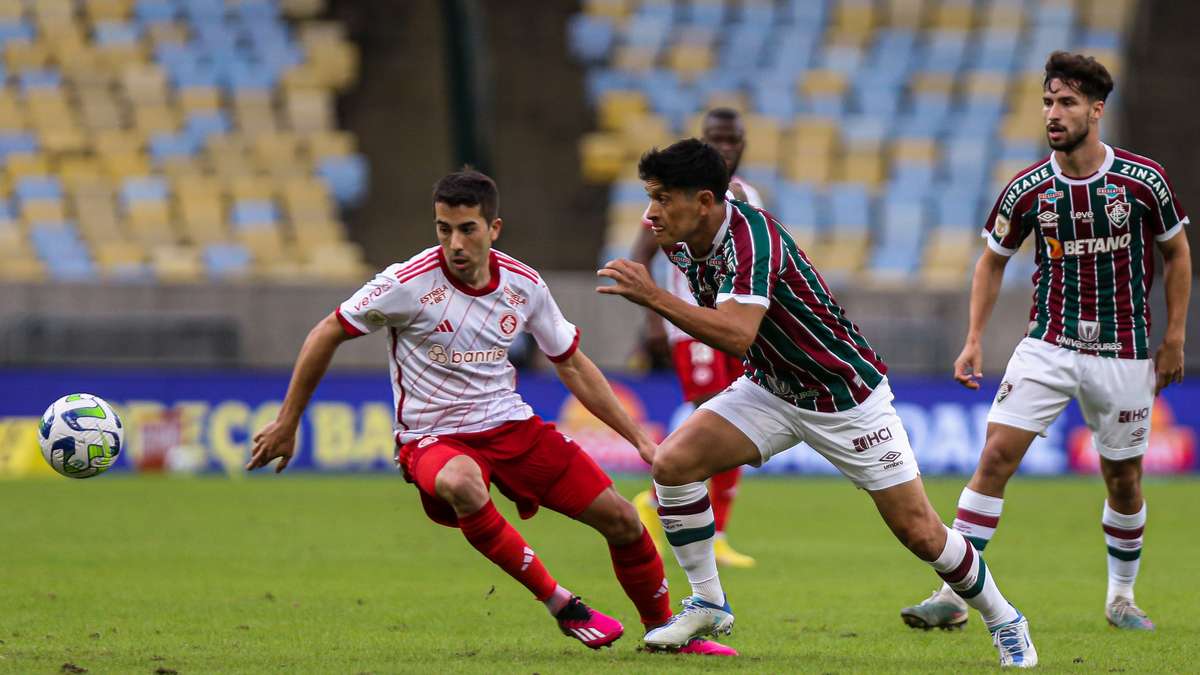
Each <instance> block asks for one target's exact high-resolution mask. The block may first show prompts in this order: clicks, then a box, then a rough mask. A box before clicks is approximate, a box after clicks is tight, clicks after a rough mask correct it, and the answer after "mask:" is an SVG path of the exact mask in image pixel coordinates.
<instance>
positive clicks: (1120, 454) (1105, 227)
mask: <svg viewBox="0 0 1200 675" xmlns="http://www.w3.org/2000/svg"><path fill="white" fill-rule="evenodd" d="M1043 86H1044V94H1043V100H1042V103H1043V113H1044V115H1045V120H1046V134H1047V140H1048V141H1049V144H1050V148H1051V149H1052V150H1053V152H1051V153H1050V154H1049V155H1048V156H1047V157H1046V158H1045V159H1043V160H1041V161H1040V162H1038V163H1036V164H1034V165H1032V166H1030V167H1028V168H1027V169H1025V170H1023V171H1021V172H1020V173H1018V174H1017V175H1016V176H1015V177H1014V178H1013V179H1012V181H1011V182H1010V183H1009V184H1008V186H1007V187H1006V188H1005V189H1004V191H1003V192H1002V193H1001V194H1000V197H999V199H998V200H997V201H996V206H995V208H994V209H992V214H991V216H990V217H989V218H988V222H987V225H986V227H985V230H984V232H983V236H984V237H986V239H987V248H986V249H985V250H984V252H983V256H982V257H981V258H980V259H979V263H978V264H977V265H976V268H975V279H974V282H973V284H972V288H971V319H970V329H969V332H968V336H967V343H966V346H965V347H964V348H963V351H962V354H961V355H960V356H959V357H958V360H957V361H956V362H955V364H954V373H955V375H954V376H955V379H957V380H958V381H959V382H961V383H962V384H964V385H966V386H967V387H970V388H971V389H978V388H979V383H978V382H977V379H978V378H979V376H980V375H981V370H980V369H981V367H982V359H981V354H982V350H981V348H980V339H981V335H982V333H983V329H984V326H985V325H986V323H987V319H988V315H989V314H991V311H992V306H993V304H994V303H995V301H996V296H997V293H998V292H999V289H1000V280H1001V277H1002V276H1003V274H1004V267H1005V264H1006V263H1007V262H1008V259H1009V256H1011V255H1012V254H1013V253H1015V252H1016V250H1017V249H1018V248H1019V247H1020V246H1021V242H1022V241H1024V240H1025V239H1026V238H1027V237H1029V236H1030V235H1033V236H1034V237H1035V239H1036V243H1037V247H1036V256H1037V271H1036V272H1035V273H1034V275H1033V285H1034V293H1033V309H1032V310H1031V311H1030V314H1029V319H1030V321H1029V330H1028V333H1027V336H1026V337H1025V339H1024V340H1022V341H1021V343H1020V344H1019V345H1018V346H1017V348H1016V351H1014V352H1013V356H1012V359H1011V360H1010V361H1009V363H1008V369H1007V370H1006V371H1005V374H1004V380H1003V381H1002V382H1001V384H1000V390H999V392H998V393H997V394H996V398H995V402H994V403H993V404H992V410H991V412H990V413H989V415H988V429H987V440H986V442H985V445H984V448H983V454H982V456H981V457H980V460H979V467H978V468H977V469H976V470H975V475H974V476H973V477H972V478H971V481H970V482H969V483H968V484H967V487H966V488H965V489H964V490H963V492H962V496H961V497H960V498H959V502H958V515H957V518H956V519H955V521H954V527H955V529H957V530H959V531H960V532H962V533H964V534H966V535H967V536H968V537H970V538H971V541H972V542H973V543H974V544H975V547H976V548H978V549H979V550H981V551H982V550H983V549H984V547H985V546H986V545H987V543H988V541H989V540H990V539H991V537H992V535H993V533H994V532H995V530H996V526H997V524H998V523H999V520H1000V512H1001V509H1002V508H1003V505H1004V499H1003V497H1004V487H1005V485H1006V484H1007V482H1008V479H1009V478H1011V477H1012V475H1013V473H1014V472H1015V471H1016V470H1017V466H1018V465H1019V464H1020V462H1021V458H1022V457H1023V456H1024V455H1025V451H1026V450H1028V449H1029V445H1030V443H1032V442H1033V439H1034V438H1035V437H1036V436H1037V435H1038V434H1042V433H1044V432H1045V430H1046V428H1047V427H1049V426H1050V424H1051V423H1052V422H1054V420H1055V419H1056V418H1057V417H1058V415H1059V413H1061V412H1062V411H1063V409H1064V408H1065V407H1066V406H1067V403H1069V402H1070V400H1071V399H1076V400H1078V401H1079V406H1080V409H1081V410H1082V411H1083V415H1084V418H1085V419H1086V421H1087V424H1088V427H1089V428H1091V430H1092V438H1093V441H1094V442H1093V445H1094V446H1095V447H1096V450H1097V451H1098V452H1099V453H1100V468H1101V470H1102V472H1103V474H1104V482H1105V484H1106V486H1107V488H1108V499H1107V500H1106V501H1105V503H1104V510H1103V515H1102V517H1101V525H1102V526H1103V529H1104V534H1105V540H1106V543H1107V545H1108V596H1107V599H1106V602H1105V615H1106V616H1107V618H1108V621H1109V622H1110V623H1111V624H1113V625H1114V626H1117V627H1119V628H1128V629H1133V630H1151V629H1153V628H1154V624H1153V623H1152V622H1151V621H1150V619H1149V618H1148V617H1147V616H1146V614H1145V613H1144V612H1143V611H1142V610H1141V609H1139V608H1138V606H1137V605H1136V604H1134V601H1133V584H1134V581H1135V580H1136V578H1137V572H1138V563H1139V559H1140V556H1141V551H1142V533H1143V530H1144V528H1145V524H1146V505H1145V501H1144V500H1143V498H1142V488H1141V476H1142V455H1143V454H1144V453H1145V452H1146V448H1147V446H1148V444H1149V436H1150V411H1151V409H1152V408H1153V406H1154V397H1155V395H1156V394H1157V393H1158V391H1159V390H1161V389H1162V388H1163V387H1165V386H1167V385H1168V384H1170V383H1172V382H1176V381H1178V380H1180V379H1181V378H1182V376H1183V339H1184V326H1185V324H1186V323H1187V306H1188V294H1189V292H1190V291H1189V289H1190V286H1191V276H1192V274H1191V254H1190V252H1189V249H1188V241H1187V236H1186V235H1185V234H1184V233H1183V228H1184V225H1186V224H1187V222H1188V218H1187V216H1186V215H1185V214H1184V212H1183V207H1182V206H1181V205H1180V204H1179V200H1178V199H1176V197H1175V193H1174V191H1173V190H1172V189H1171V184H1170V182H1169V181H1168V180H1167V176H1166V174H1165V172H1164V171H1163V169H1162V167H1161V166H1159V165H1158V164H1156V163H1155V162H1153V161H1152V160H1149V159H1147V158H1145V157H1140V156H1138V155H1135V154H1133V153H1131V152H1127V151H1125V150H1121V149H1120V148H1113V147H1110V146H1108V145H1105V144H1104V143H1102V142H1101V141H1100V120H1101V118H1102V117H1103V116H1104V101H1105V99H1106V98H1107V97H1108V94H1109V92H1110V91H1112V88H1113V82H1112V78H1111V77H1110V76H1109V74H1108V71H1107V70H1105V68H1104V66H1102V65H1101V64H1099V63H1097V62H1096V61H1095V59H1092V58H1088V57H1084V56H1081V55H1077V54H1068V53H1066V52H1055V53H1053V54H1051V55H1050V59H1049V61H1047V63H1046V73H1045V78H1044V80H1043ZM1156 246H1157V248H1158V249H1159V250H1160V251H1162V254H1163V259H1164V261H1165V266H1166V274H1165V276H1166V284H1165V285H1166V294H1167V330H1166V337H1165V339H1164V341H1163V344H1162V345H1161V346H1160V347H1159V348H1158V350H1157V351H1155V352H1154V359H1153V360H1151V358H1150V357H1151V346H1150V302H1149V295H1150V285H1151V282H1152V281H1153V279H1154V249H1155V247H1156ZM901 616H902V617H903V618H904V621H905V622H906V623H908V624H909V625H910V626H914V627H918V628H931V627H934V626H939V627H946V626H950V625H961V624H963V623H965V622H966V606H965V605H963V604H962V603H961V602H960V601H959V599H958V598H957V596H956V595H955V594H953V593H951V592H949V591H948V590H947V589H945V588H943V589H941V590H939V591H935V592H934V594H933V595H932V596H930V598H929V599H928V600H926V601H924V602H922V603H920V604H917V605H914V606H912V607H906V608H904V609H903V610H901Z"/></svg>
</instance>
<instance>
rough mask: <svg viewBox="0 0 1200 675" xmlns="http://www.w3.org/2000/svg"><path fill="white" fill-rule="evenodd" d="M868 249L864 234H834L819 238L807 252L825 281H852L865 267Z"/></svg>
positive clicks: (867, 239) (866, 238)
mask: <svg viewBox="0 0 1200 675" xmlns="http://www.w3.org/2000/svg"><path fill="white" fill-rule="evenodd" d="M868 247H869V238H868V236H867V235H866V234H859V233H855V234H839V233H836V232H835V233H834V234H832V235H829V236H826V237H819V238H818V239H817V240H816V241H815V242H813V244H812V247H811V248H810V249H808V251H807V252H808V254H809V257H810V258H811V259H812V260H813V262H814V263H815V264H816V265H818V266H819V267H820V269H821V273H822V275H823V276H825V278H826V279H837V278H839V277H840V278H843V279H852V278H855V276H856V275H857V274H858V273H859V271H861V270H862V268H863V266H864V265H865V263H866V261H867V250H868Z"/></svg>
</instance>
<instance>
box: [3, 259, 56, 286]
mask: <svg viewBox="0 0 1200 675" xmlns="http://www.w3.org/2000/svg"><path fill="white" fill-rule="evenodd" d="M0 280H3V281H7V282H11V283H37V282H42V281H45V280H46V267H45V265H44V264H43V263H42V261H41V260H38V259H37V258H34V257H32V256H27V257H22V258H12V259H10V260H5V262H4V264H3V265H0Z"/></svg>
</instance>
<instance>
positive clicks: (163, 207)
mask: <svg viewBox="0 0 1200 675" xmlns="http://www.w3.org/2000/svg"><path fill="white" fill-rule="evenodd" d="M125 217H126V219H127V220H128V221H129V223H130V224H131V225H133V226H134V227H142V226H155V225H162V224H164V223H168V222H170V220H171V214H170V209H169V207H168V204H167V202H166V200H163V201H149V200H141V201H137V202H134V203H132V204H129V205H128V206H127V207H126V209H125Z"/></svg>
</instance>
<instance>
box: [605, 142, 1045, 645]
mask: <svg viewBox="0 0 1200 675" xmlns="http://www.w3.org/2000/svg"><path fill="white" fill-rule="evenodd" d="M638 175H639V177H640V178H641V179H642V181H643V182H644V184H645V188H646V193H647V195H648V196H649V197H650V206H649V207H648V209H647V211H646V214H647V218H649V219H650V220H651V222H652V223H653V232H654V234H655V236H656V237H657V238H658V241H659V243H660V244H664V245H669V244H671V242H680V243H678V244H675V245H673V246H672V247H671V250H670V252H669V254H668V256H669V259H670V260H671V262H672V263H673V264H675V265H677V266H679V267H680V268H681V269H682V270H683V271H684V273H685V274H686V275H687V277H688V284H689V286H690V287H691V288H692V293H693V295H694V296H695V299H696V303H694V304H693V303H687V302H683V301H682V300H680V299H679V298H677V297H675V296H674V295H673V294H672V293H670V292H668V291H666V290H664V289H662V288H659V287H658V286H656V285H655V283H654V280H653V278H651V276H650V274H649V272H648V271H647V270H646V268H645V267H644V266H642V265H639V264H638V263H634V262H630V261H628V260H614V261H612V262H609V263H608V264H607V265H605V267H604V269H601V270H600V271H599V272H598V274H599V276H600V277H602V278H604V279H607V280H610V281H612V282H614V283H613V285H611V286H600V287H599V288H597V289H596V290H597V291H598V292H600V293H602V294H612V295H620V296H622V297H624V298H626V299H627V300H629V301H631V302H634V303H637V304H640V305H642V306H644V307H647V308H650V309H653V310H654V311H656V312H658V313H659V314H661V315H662V316H663V318H665V319H667V320H668V321H670V322H672V323H674V324H675V325H677V326H679V327H680V328H682V329H684V330H685V331H687V332H688V334H690V335H692V336H693V337H695V338H697V339H700V340H703V341H705V342H706V343H707V344H709V345H711V346H713V347H715V348H718V349H722V350H725V351H727V352H729V353H734V354H745V355H746V364H747V366H748V367H749V370H748V372H747V373H746V375H744V376H743V377H741V378H739V379H738V381H737V382H735V383H734V384H733V386H731V387H730V388H728V389H726V390H725V391H723V392H721V393H720V394H718V395H717V396H715V397H713V398H712V399H711V400H709V401H708V402H707V403H705V404H704V405H703V406H701V408H700V409H699V410H697V411H696V412H695V413H694V414H692V415H691V416H690V417H688V418H687V420H686V421H684V423H683V424H682V425H681V426H680V427H679V428H678V429H676V430H675V431H674V432H672V433H671V435H670V436H668V437H667V439H666V440H664V441H663V442H662V443H661V444H660V445H659V447H658V449H657V450H656V452H655V454H654V462H653V465H652V467H651V474H652V476H653V478H654V489H655V492H656V493H657V494H658V502H659V509H658V513H659V519H660V520H661V521H662V524H663V530H664V531H665V532H666V536H667V539H668V541H669V542H670V544H671V549H672V550H673V552H674V553H675V559H676V560H678V561H679V565H680V566H681V567H683V569H684V571H685V572H686V574H687V577H688V582H689V583H690V584H691V587H692V596H691V597H689V598H687V599H685V600H684V601H683V611H682V612H680V613H679V614H676V615H675V616H674V617H672V618H671V621H670V622H669V623H667V624H666V625H664V626H660V627H658V628H655V629H652V630H650V631H649V632H647V633H646V638H645V640H646V643H647V644H648V645H652V646H659V647H673V646H680V645H684V644H687V643H688V641H690V640H692V639H694V638H696V637H699V636H702V635H708V634H718V633H728V632H730V631H731V630H732V629H733V622H734V615H733V610H732V608H731V607H730V603H729V599H728V597H727V596H726V594H725V591H724V589H723V588H722V586H721V580H720V575H719V574H718V572H717V565H716V559H715V556H714V555H713V547H712V540H713V537H714V534H715V530H714V528H713V512H712V508H711V505H710V501H709V497H708V491H707V490H706V489H705V486H704V482H703V481H704V480H706V479H707V478H709V477H711V476H713V475H714V474H716V473H718V472H720V471H725V470H728V469H729V468H731V467H734V466H740V465H742V464H752V465H761V464H762V463H763V462H766V461H767V460H769V459H770V458H771V457H772V456H774V455H776V454H778V453H780V452H782V451H784V450H786V449H788V448H791V447H793V446H795V445H796V444H798V443H801V442H804V443H807V444H808V445H809V446H810V447H812V448H813V449H814V450H816V451H817V452H819V453H821V455H822V456H823V457H825V458H826V459H827V460H829V461H830V462H831V463H832V464H833V465H834V466H836V467H837V468H838V470H839V471H841V473H842V474H843V475H844V476H846V477H847V478H848V479H850V480H851V481H852V482H853V483H854V484H855V485H856V486H857V487H859V488H862V489H863V490H866V491H867V493H868V494H869V495H870V496H871V499H872V500H873V501H874V503H875V507H876V508H877V509H878V511H879V514H880V515H881V516H882V517H883V520H884V522H886V523H887V524H888V527H889V528H890V529H891V530H892V532H893V534H894V535H895V536H896V538H897V539H898V540H900V542H901V543H903V544H904V545H905V546H906V547H907V548H908V549H909V550H910V551H912V553H913V554H914V555H916V556H917V557H918V558H920V559H921V560H923V561H925V562H926V563H927V564H929V565H930V566H931V567H933V568H934V570H935V571H936V572H937V573H938V575H939V576H941V577H942V579H943V580H945V581H946V582H947V583H949V584H950V585H951V587H952V588H953V589H954V590H955V591H956V592H958V593H959V594H961V595H962V597H963V598H964V599H965V600H966V601H967V603H969V604H970V605H971V606H972V607H975V608H976V609H978V610H979V611H980V613H981V614H982V615H983V618H984V622H985V623H986V624H987V627H988V630H989V631H990V632H991V634H992V638H993V642H994V644H995V645H996V647H997V649H998V651H999V655H1000V665H1001V666H1004V667H1018V668H1031V667H1033V666H1036V665H1037V661H1038V657H1037V651H1036V650H1035V649H1034V646H1033V642H1032V641H1031V640H1030V637H1029V622H1028V621H1027V620H1026V619H1025V617H1024V616H1023V615H1022V614H1021V613H1020V612H1019V611H1017V609H1016V608H1015V607H1013V606H1012V605H1011V604H1010V603H1009V602H1008V601H1007V600H1006V599H1005V598H1004V596H1003V595H1002V594H1001V593H1000V590H999V588H998V587H997V586H996V583H995V581H994V580H993V579H992V575H991V574H989V573H988V570H987V565H986V564H984V562H983V557H982V556H981V555H980V554H978V553H976V552H975V549H974V548H973V547H972V546H971V544H970V543H969V542H968V541H967V540H966V538H965V537H964V536H963V535H962V534H960V533H958V532H955V531H954V530H951V529H950V528H948V527H946V526H945V525H943V524H942V523H941V521H940V520H938V517H937V513H936V512H935V511H934V510H933V506H932V505H930V503H929V498H928V497H927V496H926V494H925V489H924V485H923V483H922V482H921V479H920V472H919V470H918V468H917V460H916V456H915V455H914V454H913V451H912V447H911V446H910V445H909V442H908V436H907V433H906V432H905V429H904V425H903V423H902V422H901V420H900V417H899V416H898V415H897V414H896V410H895V408H894V407H893V406H892V399H893V396H892V392H891V387H890V385H889V384H888V380H887V377H886V373H887V366H886V365H885V364H884V363H883V361H882V359H880V357H879V355H878V354H877V353H876V352H875V350H874V349H872V348H871V346H870V345H869V344H868V343H867V341H866V339H865V338H864V337H863V336H862V335H861V333H860V332H859V330H858V327H857V326H855V325H854V323H853V322H851V321H850V320H849V319H848V318H846V315H845V312H844V310H843V309H842V308H841V307H840V306H839V305H838V304H837V301H836V300H835V299H834V297H833V295H832V294H831V293H830V291H829V288H828V286H826V285H825V282H824V280H823V279H822V278H821V275H820V274H819V273H818V272H817V270H816V268H815V267H813V265H812V263H811V262H810V261H809V260H808V257H807V256H805V255H804V253H803V252H802V251H801V250H800V249H799V248H797V247H796V244H795V242H794V241H793V240H792V238H791V237H790V236H789V235H788V234H787V232H786V231H785V230H784V229H783V228H782V226H781V225H780V224H779V223H778V221H776V220H775V219H774V218H772V217H771V216H770V214H768V213H767V212H765V211H762V210H761V209H755V208H754V207H752V206H750V205H749V204H746V203H745V202H740V201H737V200H733V201H727V200H726V199H725V192H726V190H727V189H728V183H729V174H728V172H727V171H726V170H725V167H724V165H723V162H722V160H721V157H720V156H719V155H718V154H717V152H716V151H715V150H713V148H712V147H711V146H709V145H707V144H705V143H703V142H701V141H698V140H696V139H694V138H693V139H688V140H684V141H679V142H677V143H675V144H673V145H671V146H669V147H667V148H665V149H663V150H658V149H654V150H651V151H649V152H647V153H646V154H644V155H643V156H642V158H641V161H640V162H639V164H638Z"/></svg>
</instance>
